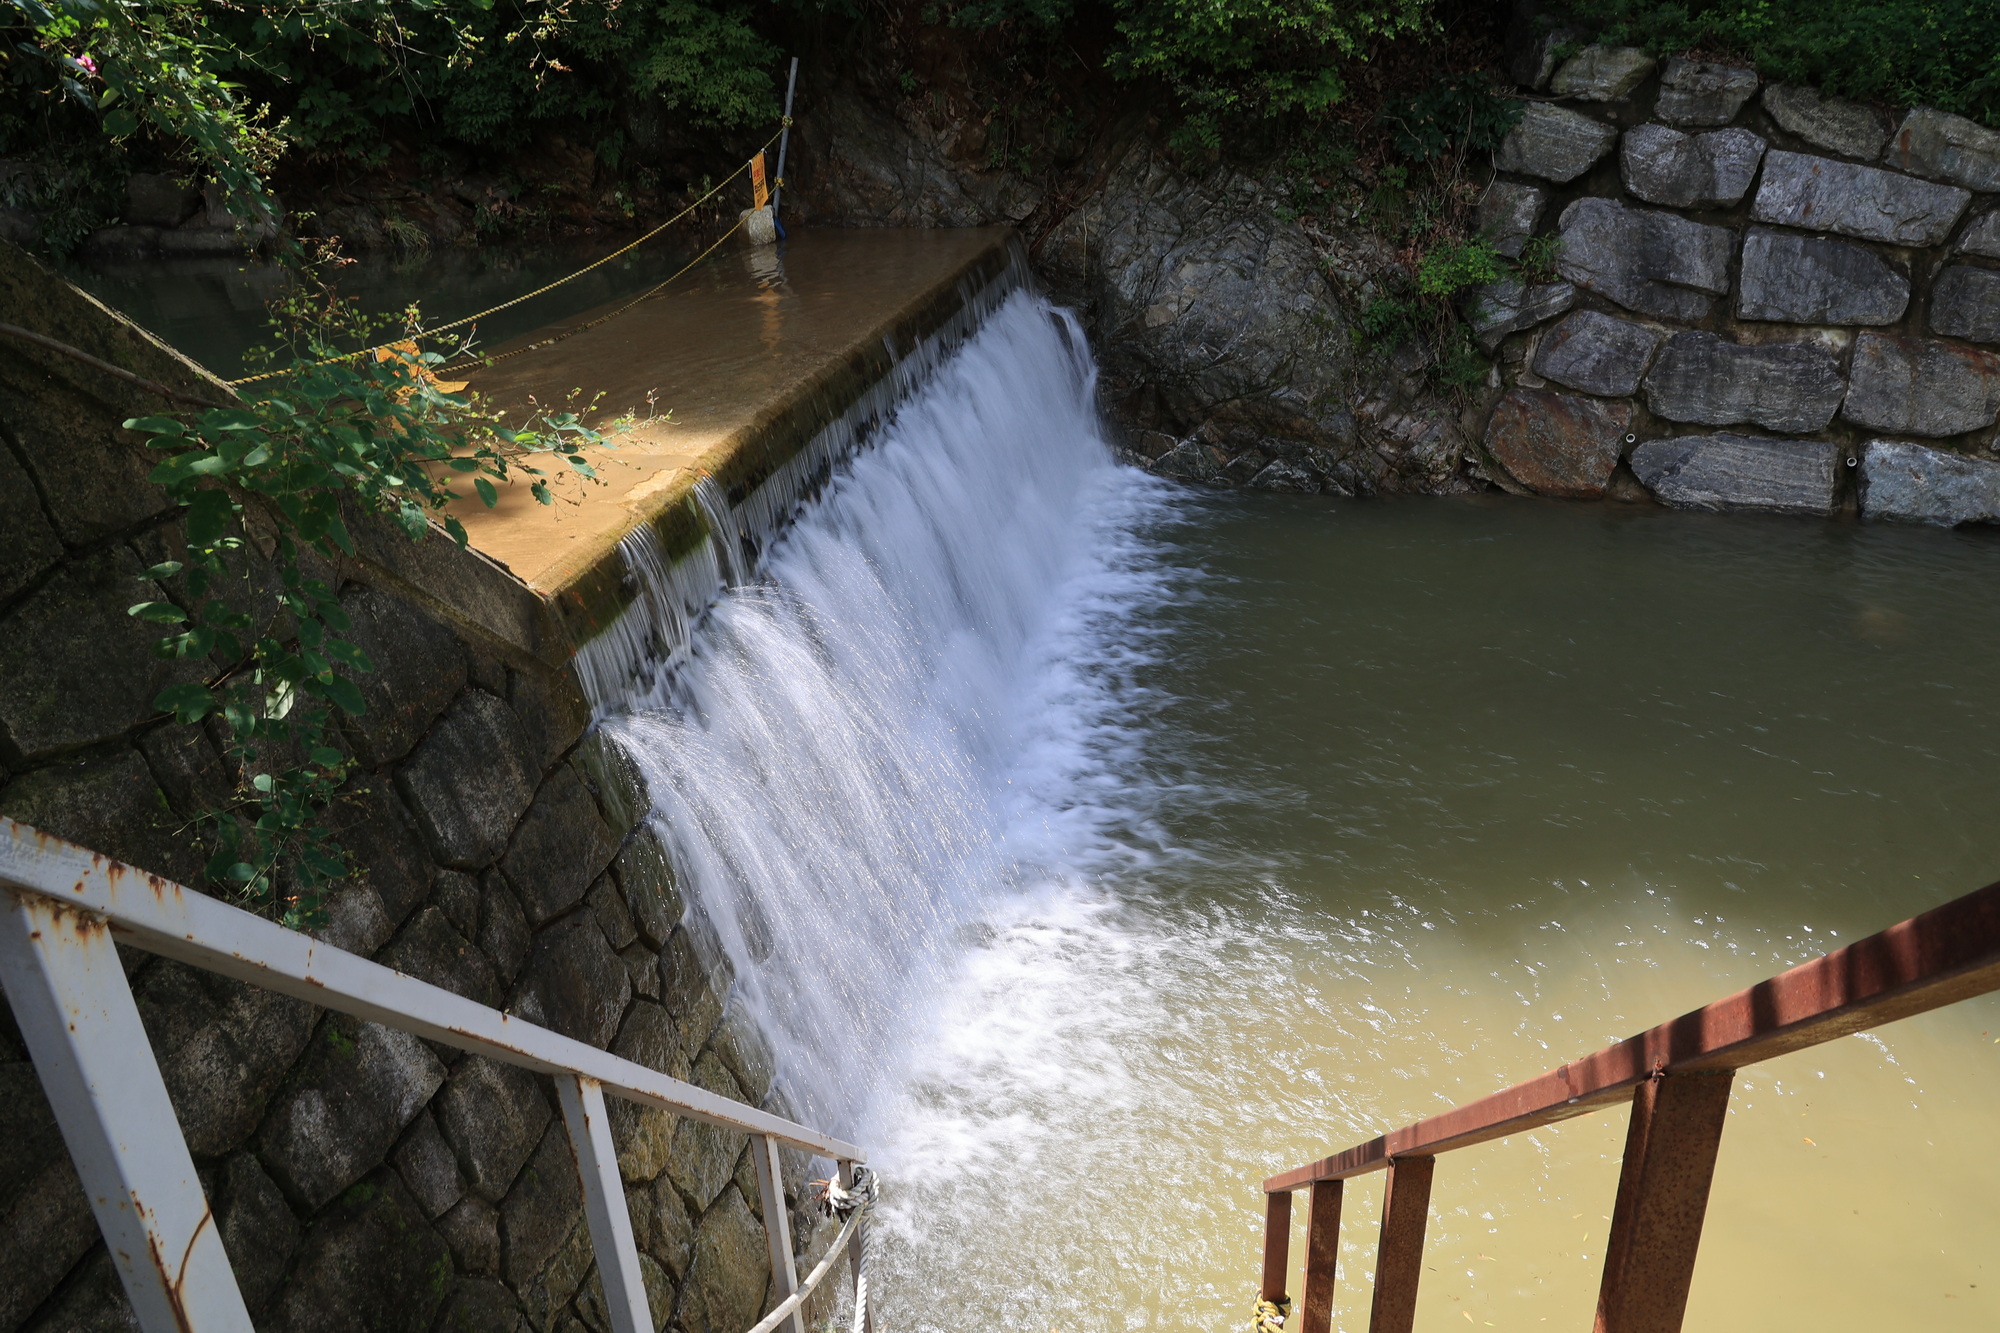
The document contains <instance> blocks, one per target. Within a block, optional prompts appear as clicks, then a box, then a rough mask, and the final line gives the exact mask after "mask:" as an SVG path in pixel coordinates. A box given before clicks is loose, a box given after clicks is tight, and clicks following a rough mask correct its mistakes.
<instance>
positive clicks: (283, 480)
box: [124, 272, 627, 926]
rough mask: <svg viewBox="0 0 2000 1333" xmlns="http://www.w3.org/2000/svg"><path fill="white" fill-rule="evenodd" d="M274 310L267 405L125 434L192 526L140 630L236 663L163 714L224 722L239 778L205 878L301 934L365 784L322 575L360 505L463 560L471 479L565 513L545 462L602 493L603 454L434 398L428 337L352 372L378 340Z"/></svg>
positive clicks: (335, 608)
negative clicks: (265, 553)
mask: <svg viewBox="0 0 2000 1333" xmlns="http://www.w3.org/2000/svg"><path fill="white" fill-rule="evenodd" d="M308 276H311V274H310V272H309V273H308ZM276 309H277V313H278V315H279V317H280V323H279V329H280V332H281V334H282V335H283V341H284V342H285V343H286V344H287V345H286V346H285V348H284V350H282V351H271V352H268V353H267V354H266V355H267V358H268V359H269V361H270V362H271V364H272V366H273V368H274V369H279V370H281V371H282V374H281V375H280V376H279V377H278V378H275V379H270V380H266V381H263V382H262V383H261V384H260V386H259V387H260V388H261V389H262V390H263V392H262V394H261V395H260V396H257V397H254V398H253V399H252V400H250V401H247V402H246V403H244V404H243V405H242V406H240V407H239V406H222V405H218V406H213V407H209V408H206V409H205V410H203V411H201V412H198V413H187V414H183V415H181V416H177V417H176V416H147V417H137V418H134V419H133V420H130V421H127V422H125V423H124V424H125V426H126V428H127V429H129V430H134V431H137V432H139V433H140V434H141V435H142V436H144V437H145V439H146V442H147V444H148V445H149V446H150V447H151V448H154V449H157V450H161V451H162V452H163V453H164V454H165V455H166V458H165V461H164V462H162V463H160V464H159V466H158V467H156V468H155V469H154V470H153V472H152V474H151V476H150V480H151V481H153V482H154V483H155V484H157V485H160V486H163V487H165V488H166V490H167V493H168V494H169V495H170V496H172V497H173V498H174V499H175V500H176V501H178V502H179V503H180V504H181V505H182V506H183V507H184V509H185V513H186V549H185V552H184V554H183V556H182V558H181V559H179V560H169V561H166V562H164V563H162V564H159V565H156V566H154V567H153V568H151V569H149V570H147V571H146V574H145V578H146V579H148V580H162V579H173V578H180V579H182V580H183V581H182V582H181V584H180V586H179V595H178V598H177V600H158V601H145V602H140V603H138V604H137V605H135V606H133V607H132V608H131V610H130V613H131V614H132V615H133V616H136V617H138V618H139V619H141V620H144V621H147V622H150V623H152V624H156V625H159V626H161V627H162V635H163V637H162V638H161V639H160V641H159V643H158V645H157V648H158V652H159V654H160V656H162V657H166V658H172V659H175V660H179V661H186V662H203V661H220V662H223V663H226V664H227V665H226V666H225V667H223V669H222V670H220V671H219V672H217V673H215V674H214V675H213V676H212V677H211V678H209V679H204V680H194V681H186V682H183V683H180V684H177V685H171V686H169V687H168V688H167V689H165V690H164V691H162V692H161V693H160V695H159V697H158V698H156V699H155V700H154V706H155V707H156V708H158V709H160V710H161V711H162V712H167V713H171V714H173V715H174V717H175V718H176V719H177V720H178V721H180V722H181V723H183V724H195V723H199V722H201V721H202V720H203V719H204V718H207V717H210V716H211V715H212V716H214V718H215V719H216V721H217V722H218V723H219V725H220V729H221V732H222V734H223V736H224V737H225V744H226V748H227V751H228V755H229V759H230V762H231V767H232V768H234V769H235V770H236V773H237V775H238V785H237V789H236V792H235V793H234V796H233V798H232V799H231V801H230V802H229V803H228V805H227V806H226V807H225V808H222V809H218V810H211V811H208V812H207V813H206V814H205V815H204V816H203V818H202V821H201V822H202V823H203V824H204V825H205V831H206V832H207V833H208V834H209V837H210V844H211V847H212V848H213V854H212V856H211V858H210V860H209V863H208V867H207V872H206V873H207V875H208V878H209V879H210V881H211V882H213V883H214V884H216V885H217V886H219V887H221V888H222V889H224V890H225V891H226V892H228V893H229V895H230V896H231V897H233V898H235V899H237V900H238V901H239V902H241V903H242V904H243V905H245V906H247V907H251V908H253V909H256V910H261V911H265V912H268V913H270V914H271V915H273V916H276V917H278V918H279V919H281V920H283V921H285V922H286V924H288V925H294V926H306V925H313V924H316V923H317V922H318V921H319V920H320V919H321V915H322V911H321V909H322V895H323V893H324V890H325V886H326V885H327V884H328V883H329V882H331V881H333V880H337V879H340V878H342V877H343V876H344V875H346V873H347V869H348V866H347V857H346V853H345V852H344V851H343V850H342V848H341V847H340V845H339V843H338V842H337V841H336V840H335V838H334V836H333V833H332V831H331V829H330V826H329V825H328V823H327V822H326V820H325V818H324V816H325V813H326V811H327V809H328V807H329V806H330V805H331V804H332V803H333V802H334V801H335V800H336V799H337V798H338V795H339V793H340V790H341V788H342V786H343V785H344V784H345V783H346V781H347V780H348V778H349V777H350V776H351V775H352V773H353V770H354V763H353V761H352V760H351V759H350V758H349V757H348V756H347V754H346V753H345V752H344V750H343V748H342V747H341V744H340V741H339V739H338V731H337V722H336V719H337V716H338V714H340V713H347V714H359V713H362V712H363V711H365V708H366V704H365V701H364V699H363V697H362V694H361V691H360V689H359V688H358V687H357V686H356V685H355V683H354V679H353V677H354V676H355V675H356V674H359V673H365V672H369V671H372V670H374V664H373V663H372V662H370V661H369V660H368V657H367V655H366V654H365V653H363V652H362V651H361V649H360V648H359V647H357V646H356V645H355V644H354V643H352V642H351V641H349V640H347V639H345V638H343V637H342V636H343V635H344V634H346V633H347V632H348V630H349V628H350V627H349V625H348V621H347V616H346V613H345V612H344V611H343V610H342V609H341V606H340V602H339V600H338V599H337V598H336V597H335V596H334V592H333V589H332V588H331V587H329V586H328V585H327V584H326V583H324V582H322V581H320V580H317V579H314V578H312V577H310V575H309V573H308V571H309V570H310V569H312V568H313V567H314V566H318V567H320V568H325V567H327V566H328V565H329V563H330V562H338V561H339V559H340V558H341V557H342V556H343V555H346V556H352V555H353V554H354V551H355V546H354V542H353V539H352V538H351V537H350V536H349V534H348V531H347V525H346V521H345V517H344V514H345V512H346V511H347V510H348V509H349V507H350V506H351V507H355V508H359V509H361V510H364V511H370V512H374V513H378V514H382V515H384V516H386V517H388V518H389V519H391V520H392V521H393V522H395V523H396V524H397V525H398V526H399V527H400V528H401V529H402V530H403V532H404V533H405V534H406V535H407V536H408V537H409V538H410V539H411V540H413V541H414V540H419V539H422V538H424V537H425V536H427V535H428V534H429V533H430V531H431V524H432V523H433V521H437V522H438V523H439V525H440V526H441V527H442V528H443V529H444V530H445V532H446V533H447V534H448V535H449V537H450V538H451V539H452V540H453V541H456V542H457V543H458V544H459V545H461V546H463V545H464V544H465V540H466V535H465V529H464V528H463V527H462V526H461V525H460V523H459V521H458V520H457V519H456V518H454V517H452V516H451V515H450V513H449V512H448V510H447V508H446V506H447V505H448V504H449V503H450V502H451V501H452V500H454V499H457V498H459V496H460V494H462V493H461V492H458V491H455V490H454V489H453V482H454V481H459V482H464V481H469V482H470V483H471V486H472V490H473V493H474V494H476V495H477V496H478V497H479V499H480V500H481V501H482V502H483V503H485V504H486V505H488V506H489V507H490V506H492V505H494V504H495V503H497V502H498V499H499V491H498V489H497V488H496V487H495V486H494V484H493V483H494V481H496V480H497V481H505V480H507V479H509V478H510V477H512V476H524V477H525V478H526V480H527V481H528V484H529V490H530V492H531V493H532V494H533V496H534V497H535V499H537V500H539V501H541V502H542V503H544V504H547V503H552V502H553V499H554V497H553V495H552V494H551V493H550V491H549V481H548V474H547V471H546V470H545V467H544V466H541V465H543V464H554V463H558V462H559V463H561V464H563V465H566V466H567V467H568V468H569V469H570V470H572V471H574V472H576V473H578V474H580V475H582V476H584V477H586V478H594V477H595V475H596V473H595V470H594V468H593V467H592V464H591V462H590V460H589V458H588V457H587V456H586V454H585V453H584V450H585V449H586V448H588V447H589V446H592V445H606V444H608V443H609V441H608V440H607V439H606V438H605V436H604V434H603V433H602V432H600V431H598V430H594V429H591V428H588V427H586V426H585V425H584V424H583V422H582V420H581V419H580V418H579V416H578V415H577V413H575V412H572V411H564V410H556V411H552V412H547V413H542V414H539V415H537V416H536V417H535V418H534V419H532V420H531V421H529V422H527V423H524V425H523V426H521V427H518V428H511V429H510V428H508V427H506V426H504V425H502V424H501V423H500V421H499V420H498V419H497V418H495V417H494V416H493V415H492V414H491V413H489V412H488V411H487V410H486V409H485V408H484V407H483V406H482V405H481V404H480V403H479V401H478V400H477V399H476V398H473V397H469V396H466V395H464V394H463V392H462V391H463V390H464V388H465V386H464V385H463V384H461V383H449V382H442V381H440V380H439V378H438V376H437V373H436V372H437V370H438V368H439V367H440V366H441V365H442V363H443V361H444V357H443V356H442V355H440V354H438V353H435V352H430V353H425V352H421V351H419V349H418V347H417V344H416V342H415V341H414V340H411V341H406V342H401V343H397V344H394V345H392V346H388V347H382V348H377V349H374V350H373V351H372V353H370V354H363V355H358V356H357V355H351V354H350V355H343V354H342V353H341V352H340V351H339V350H338V349H337V348H336V347H335V345H334V343H335V341H336V340H341V341H345V340H347V339H350V338H352V337H353V336H355V335H357V334H358V335H363V336H366V335H367V334H369V333H371V332H373V331H375V330H377V329H379V328H380V327H381V325H380V324H375V323H371V322H370V321H367V320H364V319H362V318H360V317H359V316H356V315H354V314H353V313H352V311H351V310H350V309H349V307H347V306H346V305H345V304H344V303H343V302H341V301H340V300H338V299H337V298H336V297H335V296H334V295H333V293H332V292H331V291H330V290H328V289H325V288H314V287H309V286H307V287H301V288H300V289H299V291H297V292H296V293H294V294H293V295H292V296H291V297H289V298H285V299H282V300H281V301H280V302H279V304H278V306H277V308H276ZM412 315H414V312H412ZM626 424H627V423H626V422H625V421H624V420H621V421H619V422H614V423H612V425H611V427H610V429H612V430H614V431H616V430H622V429H623V428H624V426H625V425H626ZM259 532H262V533H263V534H265V536H266V537H268V538H269V539H270V540H269V544H270V545H271V547H272V550H273V564H274V565H275V573H276V575H277V583H278V586H277V588H276V589H274V590H272V591H275V593H276V599H277V607H276V612H277V614H275V615H273V614H271V611H270V608H268V607H266V608H264V610H263V612H262V614H263V615H264V619H262V620H261V621H260V619H259V618H258V608H259V607H260V603H261V602H262V597H263V590H260V589H259V588H257V587H255V586H253V585H252V583H251V581H250V580H248V579H247V578H246V576H245V570H244V568H243V561H242V556H241V553H242V552H243V551H244V549H245V547H246V545H249V544H251V543H252V542H253V541H255V540H256V538H255V536H254V534H257V533H259ZM257 544H259V545H262V544H263V543H261V542H259V543H257Z"/></svg>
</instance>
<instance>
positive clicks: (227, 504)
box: [187, 491, 236, 546]
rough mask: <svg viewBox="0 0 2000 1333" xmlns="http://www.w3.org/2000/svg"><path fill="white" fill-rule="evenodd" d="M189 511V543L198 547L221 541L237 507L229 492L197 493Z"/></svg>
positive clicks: (188, 508) (190, 503)
mask: <svg viewBox="0 0 2000 1333" xmlns="http://www.w3.org/2000/svg"><path fill="white" fill-rule="evenodd" d="M187 510H188V516H187V537H188V541H189V542H190V543H191V544H193V545H197V546H208V545H211V544H213V543H214V542H216V541H218V540H220V539H221V537H222V535H223V533H224V532H226V531H227V530H228V528H229V520H230V519H232V518H234V517H235V516H236V505H235V504H234V502H232V501H231V500H230V498H229V493H228V492H227V491H196V492H195V493H194V498H193V499H192V500H190V501H189V502H188V507H187Z"/></svg>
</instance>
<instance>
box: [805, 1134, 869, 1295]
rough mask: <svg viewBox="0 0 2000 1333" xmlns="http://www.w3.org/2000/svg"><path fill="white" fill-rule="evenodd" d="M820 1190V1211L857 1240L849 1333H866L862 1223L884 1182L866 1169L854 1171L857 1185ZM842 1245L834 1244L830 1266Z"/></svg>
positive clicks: (827, 1183)
mask: <svg viewBox="0 0 2000 1333" xmlns="http://www.w3.org/2000/svg"><path fill="white" fill-rule="evenodd" d="M813 1183H814V1184H816V1185H818V1186H819V1187H820V1189H819V1200H818V1203H819V1210H820V1212H821V1213H823V1214H824V1215H826V1216H827V1217H832V1218H838V1219H840V1220H842V1221H844V1222H846V1223H847V1226H846V1227H843V1228H842V1230H841V1234H842V1235H843V1236H845V1235H846V1234H847V1231H848V1230H849V1229H852V1230H853V1231H854V1234H855V1238H856V1245H855V1264H854V1320H853V1323H852V1324H851V1326H850V1333H866V1330H867V1328H868V1233H867V1232H866V1231H864V1230H862V1229H861V1222H862V1220H863V1219H864V1218H865V1217H866V1216H867V1215H868V1214H869V1213H871V1212H873V1211H875V1199H876V1196H877V1195H878V1194H879V1193H880V1192H881V1180H880V1178H879V1177H877V1176H876V1174H875V1173H874V1172H873V1171H870V1170H869V1169H868V1168H867V1167H865V1166H857V1167H855V1168H854V1183H853V1184H852V1185H848V1186H842V1185H841V1183H840V1182H839V1181H838V1180H820V1181H815V1182H813ZM839 1249H840V1242H839V1241H835V1242H834V1247H833V1249H832V1250H830V1251H828V1253H827V1259H828V1261H829V1262H830V1261H831V1260H832V1258H833V1256H834V1254H836V1253H838V1252H839Z"/></svg>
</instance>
